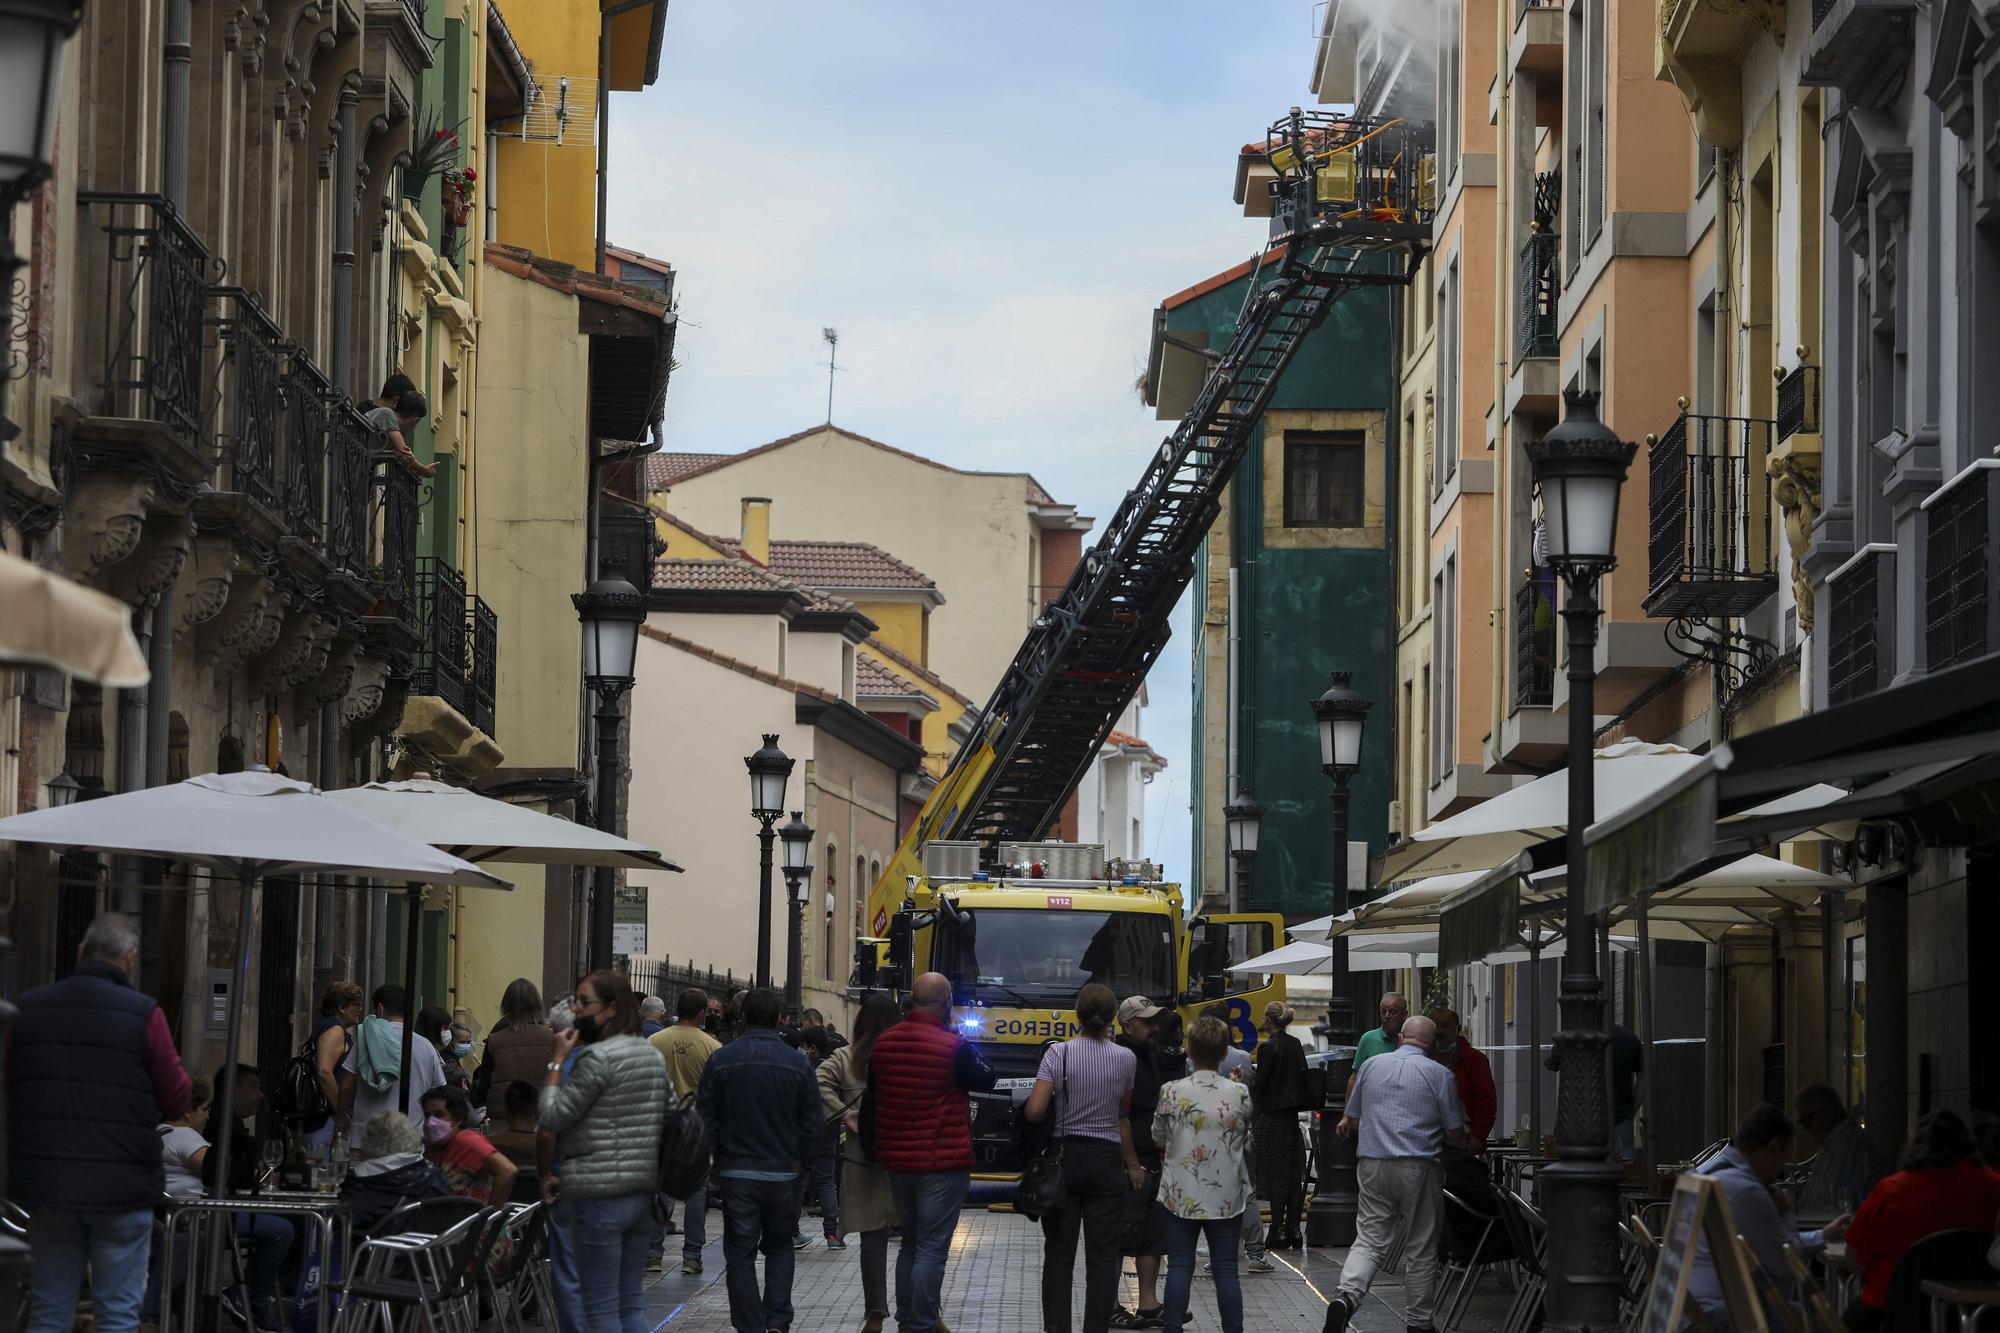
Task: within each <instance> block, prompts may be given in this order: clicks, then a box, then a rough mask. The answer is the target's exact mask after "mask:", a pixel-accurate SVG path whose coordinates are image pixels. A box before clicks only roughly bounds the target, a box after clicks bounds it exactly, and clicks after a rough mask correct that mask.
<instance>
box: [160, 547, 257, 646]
mask: <svg viewBox="0 0 2000 1333" xmlns="http://www.w3.org/2000/svg"><path fill="white" fill-rule="evenodd" d="M242 567H243V562H242V559H241V557H239V556H238V555H237V553H236V543H235V542H233V541H231V540H230V539H229V538H228V537H227V536H226V535H224V534H222V533H211V532H204V533H199V534H197V535H196V537H195V539H194V550H193V551H192V553H191V554H190V555H189V557H188V559H187V561H186V562H185V563H184V564H183V565H182V566H181V572H180V579H179V582H178V585H177V589H176V595H175V598H174V609H175V612H176V616H175V621H176V623H175V626H174V637H175V638H177V639H181V640H185V639H186V638H187V636H188V634H189V633H190V632H192V631H193V630H194V629H195V628H196V627H197V626H200V625H205V624H207V623H208V622H209V621H211V620H213V619H215V618H216V617H217V616H219V615H221V614H222V609H223V608H224V607H225V606H227V605H228V604H229V585H230V583H231V581H232V580H233V579H234V578H235V577H236V572H237V571H238V570H239V569H241V568H242Z"/></svg>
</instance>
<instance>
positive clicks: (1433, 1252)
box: [1323, 1017, 1465, 1333]
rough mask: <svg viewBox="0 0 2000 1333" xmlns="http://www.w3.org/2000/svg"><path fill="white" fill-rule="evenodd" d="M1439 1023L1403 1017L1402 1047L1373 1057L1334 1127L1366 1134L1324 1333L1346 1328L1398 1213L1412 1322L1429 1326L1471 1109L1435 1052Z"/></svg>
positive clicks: (1423, 1331) (1424, 1330)
mask: <svg viewBox="0 0 2000 1333" xmlns="http://www.w3.org/2000/svg"><path fill="white" fill-rule="evenodd" d="M1436 1041H1437V1024H1435V1023H1433V1022H1431V1020H1430V1019H1428V1018H1422V1017H1416V1018H1408V1019H1405V1020H1404V1021H1403V1024H1402V1032H1401V1033H1400V1035H1399V1037H1398V1045H1397V1046H1396V1049H1395V1050H1393V1051H1390V1052H1388V1053H1387V1054H1385V1055H1383V1056H1382V1057H1381V1058H1379V1059H1375V1060H1370V1061H1369V1062H1368V1063H1367V1065H1365V1066H1364V1067H1363V1068H1362V1069H1361V1070H1360V1071H1359V1072H1358V1073H1357V1074H1356V1075H1355V1076H1354V1084H1353V1086H1352V1087H1351V1088H1350V1089H1349V1090H1348V1093H1347V1113H1346V1114H1345V1115H1343V1116H1342V1117H1341V1118H1340V1124H1339V1125H1338V1126H1336V1128H1335V1131H1334V1132H1335V1133H1337V1134H1339V1135H1340V1136H1341V1137H1342V1138H1346V1137H1349V1136H1350V1135H1354V1134H1355V1133H1357V1131H1358V1132H1359V1136H1360V1141H1359V1144H1358V1155H1359V1160H1358V1161H1357V1162H1356V1164H1355V1175H1356V1177H1357V1178H1358V1179H1359V1181H1360V1185H1361V1198H1360V1205H1359V1207H1358V1208H1357V1210H1356V1214H1355V1219H1354V1248H1353V1249H1351V1250H1349V1251H1348V1252H1347V1263H1346V1266H1344V1267H1343V1268H1342V1269H1341V1270H1340V1289H1339V1290H1338V1291H1337V1292H1335V1293H1334V1297H1333V1300H1332V1301H1330V1302H1328V1304H1327V1307H1326V1324H1325V1326H1324V1330H1323V1333H1343V1330H1345V1329H1346V1327H1347V1321H1348V1320H1349V1319H1350V1318H1352V1317H1353V1315H1354V1312H1355V1310H1357V1309H1359V1308H1360V1305H1361V1298H1362V1297H1363V1296H1365V1295H1367V1294H1368V1288H1369V1286H1370V1284H1372V1283H1373V1282H1374V1280H1375V1270H1376V1268H1377V1267H1378V1266H1379V1265H1380V1264H1381V1262H1382V1260H1383V1259H1385V1258H1387V1257H1388V1254H1389V1251H1390V1249H1391V1247H1393V1246H1394V1244H1395V1241H1396V1224H1397V1221H1398V1219H1400V1218H1407V1219H1408V1221H1409V1239H1408V1242H1407V1243H1406V1245H1405V1247H1404V1250H1403V1254H1404V1257H1405V1261H1406V1262H1407V1263H1408V1265H1409V1273H1408V1275H1407V1276H1406V1277H1405V1278H1404V1280H1403V1291H1404V1292H1405V1294H1406V1299H1407V1301H1408V1303H1409V1309H1408V1312H1407V1313H1406V1315H1405V1316H1404V1321H1403V1322H1404V1326H1405V1327H1406V1328H1407V1329H1409V1330H1410V1333H1429V1330H1430V1327H1431V1304H1432V1301H1433V1299H1434V1298H1433V1293H1432V1290H1431V1288H1432V1286H1433V1285H1434V1283H1433V1279H1434V1278H1435V1277H1436V1275H1437V1249H1438V1228H1439V1225H1440V1224H1441V1223H1442V1221H1443V1219H1444V1164H1443V1162H1441V1161H1440V1160H1439V1154H1440V1153H1441V1152H1442V1151H1443V1150H1444V1146H1445V1145H1446V1144H1451V1145H1452V1146H1453V1147H1460V1146H1463V1144H1464V1143H1465V1111H1464V1109H1463V1108H1462V1107H1461V1106H1460V1105H1459V1101H1458V1081H1457V1080H1456V1079H1455V1078H1453V1077H1452V1073H1451V1071H1450V1070H1449V1069H1446V1068H1445V1067H1444V1066H1443V1065H1441V1064H1439V1063H1437V1061H1435V1060H1433V1059H1431V1046H1432V1045H1433V1044H1434V1043H1435V1042H1436Z"/></svg>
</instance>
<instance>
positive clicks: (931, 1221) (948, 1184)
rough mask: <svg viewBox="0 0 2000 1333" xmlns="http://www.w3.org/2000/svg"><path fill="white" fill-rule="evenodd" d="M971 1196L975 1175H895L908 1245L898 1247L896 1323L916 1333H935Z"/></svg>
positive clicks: (892, 1187) (894, 1192) (893, 1192)
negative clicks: (954, 1240)
mask: <svg viewBox="0 0 2000 1333" xmlns="http://www.w3.org/2000/svg"><path fill="white" fill-rule="evenodd" d="M971 1193H972V1173H971V1172H970V1171H891V1172H890V1173H889V1196H890V1197H891V1198H893V1199H894V1200H895V1201H896V1225H897V1226H899V1227H901V1228H902V1230H903V1243H902V1244H901V1245H899V1246H898V1247H897V1248H896V1323H897V1324H898V1325H900V1326H901V1327H903V1328H906V1329H908V1330H909V1331H910V1333H930V1331H931V1330H932V1329H934V1328H936V1327H937V1317H938V1306H939V1304H940V1303H941V1302H942V1301H943V1299H944V1261H945V1257H946V1256H947V1255H948V1254H950V1253H951V1237H952V1233H953V1232H955V1231H957V1230H958V1214H959V1211H960V1210H961V1209H963V1208H964V1207H965V1200H966V1197H967V1196H968V1195H970V1194H971Z"/></svg>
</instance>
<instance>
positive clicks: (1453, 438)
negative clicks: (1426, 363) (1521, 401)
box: [1431, 258, 1459, 499]
mask: <svg viewBox="0 0 2000 1333" xmlns="http://www.w3.org/2000/svg"><path fill="white" fill-rule="evenodd" d="M1458 317H1459V309H1458V260H1457V259H1456V258H1454V259H1453V260H1452V261H1451V263H1450V264H1449V265H1448V266H1447V267H1446V268H1445V272H1444V281H1443V283H1442V284H1441V285H1440V287H1439V291H1438V331H1437V361H1436V365H1437V426H1436V430H1437V468H1436V470H1435V472H1434V473H1433V475H1432V479H1431V487H1432V489H1431V498H1432V499H1436V498H1437V497H1438V496H1440V495H1442V494H1443V493H1444V488H1445V486H1446V484H1447V483H1449V482H1450V481H1451V479H1452V477H1453V475H1454V474H1456V473H1457V471H1458V410H1459V388H1458V325H1459V318H1458Z"/></svg>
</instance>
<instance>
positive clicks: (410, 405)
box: [363, 374, 437, 477]
mask: <svg viewBox="0 0 2000 1333" xmlns="http://www.w3.org/2000/svg"><path fill="white" fill-rule="evenodd" d="M430 410H431V405H430V402H429V400H428V399H426V398H425V397H424V396H423V395H422V394H421V393H418V392H417V386H416V382H415V381H414V380H412V379H411V378H410V377H409V376H408V375H403V374H395V375H391V376H390V377H389V378H388V379H386V380H384V381H383V382H382V393H381V395H380V396H379V397H377V398H376V400H375V406H374V407H372V408H370V409H368V411H367V412H366V413H364V414H363V419H364V420H366V421H367V422H368V424H369V425H370V426H371V427H373V428H374V430H375V433H376V434H378V435H380V436H382V437H383V438H384V439H386V440H387V441H388V442H389V447H390V448H391V449H394V450H395V451H396V454H397V456H398V457H400V458H401V459H402V460H403V466H404V467H406V468H408V469H409V470H410V471H412V472H414V473H416V474H417V475H418V476H420V477H435V476H436V475H437V464H435V463H424V462H419V461H418V459H417V455H416V451H415V450H413V449H411V448H410V443H409V440H408V438H407V437H408V436H409V433H410V432H411V431H413V430H415V429H416V428H417V423H418V422H419V421H422V420H423V419H424V418H425V417H427V416H429V415H430Z"/></svg>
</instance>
